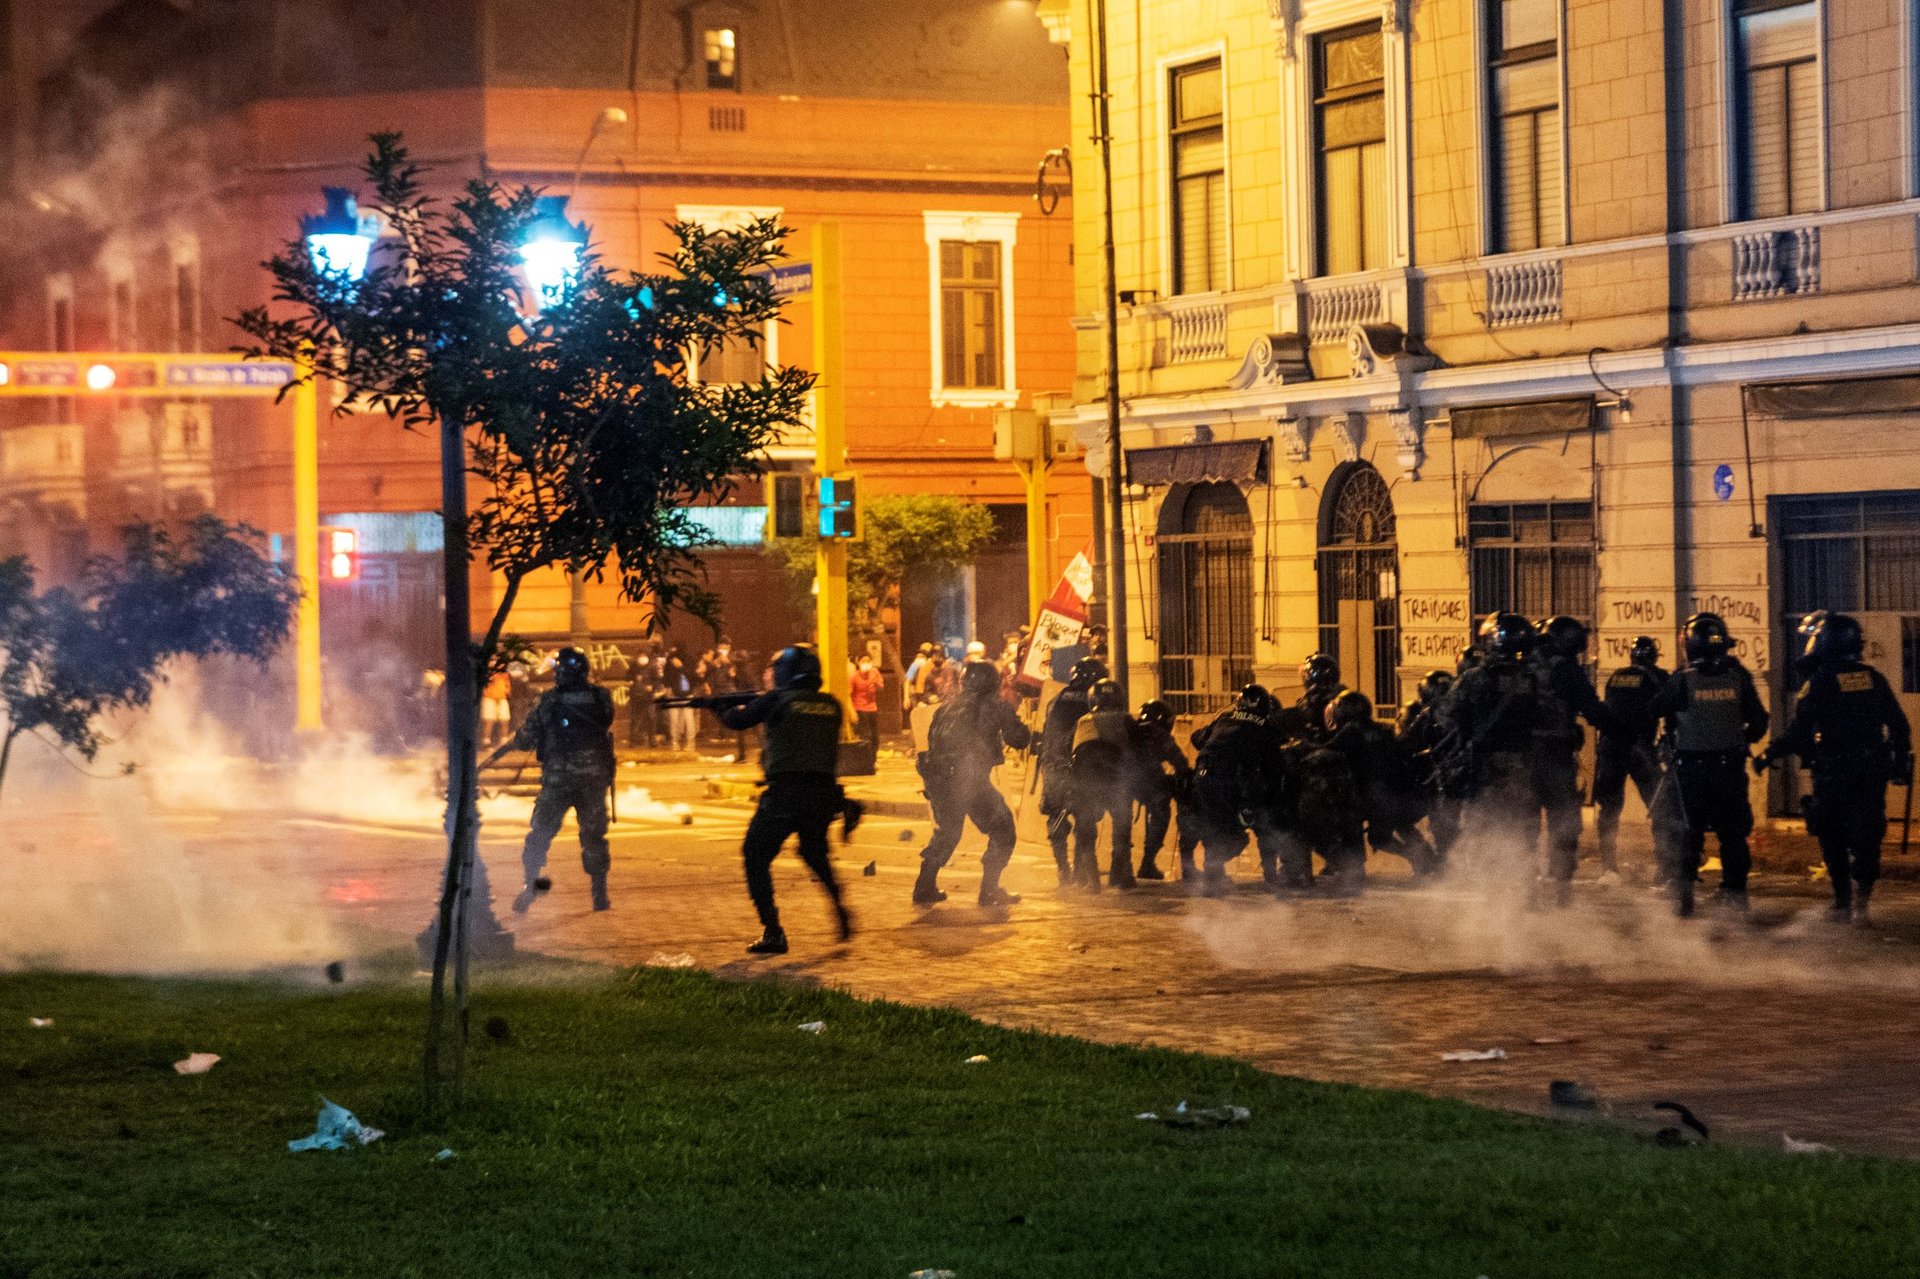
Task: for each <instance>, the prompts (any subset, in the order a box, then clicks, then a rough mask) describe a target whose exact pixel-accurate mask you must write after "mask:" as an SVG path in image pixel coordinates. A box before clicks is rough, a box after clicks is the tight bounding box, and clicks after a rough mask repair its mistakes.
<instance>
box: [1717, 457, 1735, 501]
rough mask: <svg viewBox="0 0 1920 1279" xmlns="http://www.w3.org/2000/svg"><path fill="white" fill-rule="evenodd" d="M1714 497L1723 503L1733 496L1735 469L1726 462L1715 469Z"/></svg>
mask: <svg viewBox="0 0 1920 1279" xmlns="http://www.w3.org/2000/svg"><path fill="white" fill-rule="evenodd" d="M1713 495H1714V496H1715V497H1717V498H1719V499H1720V500H1721V501H1722V502H1725V501H1727V500H1728V499H1729V498H1731V497H1732V496H1733V468H1732V467H1731V466H1729V465H1728V464H1727V463H1725V462H1722V463H1721V464H1720V465H1718V466H1716V467H1714V468H1713Z"/></svg>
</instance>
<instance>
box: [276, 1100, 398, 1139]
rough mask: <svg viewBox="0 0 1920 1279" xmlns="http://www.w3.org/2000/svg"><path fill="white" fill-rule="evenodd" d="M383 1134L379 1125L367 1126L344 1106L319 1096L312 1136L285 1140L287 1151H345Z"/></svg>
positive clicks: (379, 1137) (378, 1137)
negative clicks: (318, 1109) (374, 1126)
mask: <svg viewBox="0 0 1920 1279" xmlns="http://www.w3.org/2000/svg"><path fill="white" fill-rule="evenodd" d="M384 1136H386V1134H385V1133H384V1132H381V1131H380V1130H379V1129H378V1128H369V1127H367V1126H366V1125H365V1124H363V1123H361V1122H360V1121H359V1120H358V1119H356V1118H355V1117H354V1114H353V1112H352V1111H351V1110H348V1109H347V1108H346V1107H345V1106H337V1105H335V1104H334V1103H333V1102H330V1101H328V1100H327V1099H326V1098H325V1097H322V1098H321V1099H320V1117H319V1118H318V1119H316V1120H315V1121H314V1125H313V1132H312V1134H311V1135H309V1136H306V1137H302V1138H300V1139H299V1140H297V1141H290V1142H288V1143H287V1149H288V1150H290V1151H301V1150H347V1149H350V1148H351V1147H354V1146H366V1145H371V1144H372V1143H374V1142H376V1141H378V1140H380V1139H381V1138H382V1137H384Z"/></svg>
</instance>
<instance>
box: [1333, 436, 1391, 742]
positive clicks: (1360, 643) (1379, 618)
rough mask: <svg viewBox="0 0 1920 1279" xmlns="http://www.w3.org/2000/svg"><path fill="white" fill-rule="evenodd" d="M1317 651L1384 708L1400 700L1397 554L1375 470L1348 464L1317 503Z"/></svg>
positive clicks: (1349, 684) (1387, 504)
mask: <svg viewBox="0 0 1920 1279" xmlns="http://www.w3.org/2000/svg"><path fill="white" fill-rule="evenodd" d="M1319 571H1320V650H1321V651H1322V652H1324V653H1332V654H1333V655H1334V656H1335V657H1336V658H1338V659H1339V662H1340V673H1341V675H1342V676H1343V677H1344V678H1345V680H1346V684H1347V687H1348V688H1357V689H1359V690H1360V691H1361V692H1363V693H1365V694H1367V695H1368V696H1369V697H1371V698H1373V702H1374V705H1375V706H1377V707H1380V708H1382V709H1383V710H1384V709H1386V708H1389V707H1392V706H1394V705H1396V704H1397V703H1398V702H1399V700H1400V690H1399V682H1398V679H1397V678H1396V671H1397V668H1398V667H1399V665H1400V551H1399V543H1398V540H1397V534H1396V532H1395V527H1394V518H1393V498H1392V496H1391V495H1390V494H1388V492H1387V484H1386V481H1385V480H1383V479H1381V478H1380V472H1378V471H1376V470H1374V469H1373V467H1371V466H1369V465H1368V464H1367V463H1365V462H1351V463H1348V464H1347V465H1345V466H1342V467H1341V468H1340V469H1339V470H1337V471H1335V472H1334V475H1333V481H1332V483H1330V484H1329V485H1328V486H1327V496H1326V500H1325V501H1324V502H1322V503H1321V506H1320V558H1319Z"/></svg>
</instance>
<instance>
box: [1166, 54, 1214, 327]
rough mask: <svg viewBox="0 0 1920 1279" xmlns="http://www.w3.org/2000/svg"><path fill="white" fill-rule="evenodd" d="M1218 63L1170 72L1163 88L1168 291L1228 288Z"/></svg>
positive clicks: (1179, 292)
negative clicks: (1166, 103) (1167, 105)
mask: <svg viewBox="0 0 1920 1279" xmlns="http://www.w3.org/2000/svg"><path fill="white" fill-rule="evenodd" d="M1223 85H1224V81H1223V79H1222V76H1221V71H1220V59H1218V58H1214V59H1212V60H1210V61H1207V62H1198V63H1195V64H1193V65H1192V66H1186V67H1175V68H1174V69H1173V71H1172V73H1171V77H1170V83H1169V84H1168V86H1167V87H1168V91H1169V92H1168V96H1169V99H1170V101H1171V106H1172V112H1171V116H1172V118H1171V121H1170V129H1171V137H1170V139H1169V142H1170V144H1171V154H1172V160H1173V292H1174V293H1175V294H1181V293H1211V292H1213V291H1215V290H1217V289H1223V288H1225V287H1227V134H1226V116H1225V101H1226V100H1225V94H1224V92H1223Z"/></svg>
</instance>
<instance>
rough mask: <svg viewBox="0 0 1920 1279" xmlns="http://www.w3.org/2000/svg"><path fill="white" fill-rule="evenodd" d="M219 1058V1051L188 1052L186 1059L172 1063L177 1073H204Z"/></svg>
mask: <svg viewBox="0 0 1920 1279" xmlns="http://www.w3.org/2000/svg"><path fill="white" fill-rule="evenodd" d="M219 1060H220V1054H219V1053H188V1054H187V1056H186V1060H184V1061H176V1062H174V1063H173V1071H174V1073H175V1074H177V1075H204V1074H206V1073H207V1072H208V1071H209V1070H212V1069H213V1067H214V1063H215V1062H217V1061H219Z"/></svg>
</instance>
